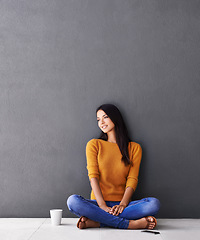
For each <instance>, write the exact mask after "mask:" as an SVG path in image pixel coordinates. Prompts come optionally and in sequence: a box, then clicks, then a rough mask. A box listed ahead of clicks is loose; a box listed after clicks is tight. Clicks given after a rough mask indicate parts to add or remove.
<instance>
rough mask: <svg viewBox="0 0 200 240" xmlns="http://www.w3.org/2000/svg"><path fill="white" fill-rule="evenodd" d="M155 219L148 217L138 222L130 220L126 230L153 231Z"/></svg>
mask: <svg viewBox="0 0 200 240" xmlns="http://www.w3.org/2000/svg"><path fill="white" fill-rule="evenodd" d="M156 223H157V221H156V219H155V218H154V217H151V216H148V217H144V218H141V219H138V220H130V221H129V226H128V229H154V228H155V227H156Z"/></svg>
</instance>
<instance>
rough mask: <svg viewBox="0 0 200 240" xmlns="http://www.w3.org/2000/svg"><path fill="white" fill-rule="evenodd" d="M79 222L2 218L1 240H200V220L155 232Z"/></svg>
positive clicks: (166, 222) (172, 222) (167, 222)
mask: <svg viewBox="0 0 200 240" xmlns="http://www.w3.org/2000/svg"><path fill="white" fill-rule="evenodd" d="M77 221H78V218H63V219H62V225H60V226H57V227H54V226H51V222H50V219H49V218H0V239H1V240H53V239H56V240H57V239H59V240H62V239H63V240H67V239H70V240H71V239H72V240H76V239H81V240H82V239H87V240H91V239H92V240H94V239H95V240H99V239H102V240H107V239H109V240H112V239H114V240H118V239H130V240H131V239H136V240H143V239H144V240H148V239H149V240H151V239H157V240H160V239H164V240H179V239H181V240H184V239H185V240H189V239H199V236H200V219H158V226H157V227H156V229H155V231H159V232H160V234H157V235H155V234H153V233H145V232H142V230H119V229H111V228H101V229H100V228H98V229H84V230H80V229H78V228H77V227H76V222H77Z"/></svg>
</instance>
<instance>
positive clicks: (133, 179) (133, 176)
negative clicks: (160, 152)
mask: <svg viewBox="0 0 200 240" xmlns="http://www.w3.org/2000/svg"><path fill="white" fill-rule="evenodd" d="M141 158H142V148H141V146H140V145H139V144H137V145H136V146H134V149H133V154H132V158H131V157H130V160H131V162H132V163H133V164H132V166H131V167H130V170H129V174H128V177H127V181H126V188H127V187H131V188H133V190H134V191H135V189H136V187H137V184H138V175H139V169H140V162H141Z"/></svg>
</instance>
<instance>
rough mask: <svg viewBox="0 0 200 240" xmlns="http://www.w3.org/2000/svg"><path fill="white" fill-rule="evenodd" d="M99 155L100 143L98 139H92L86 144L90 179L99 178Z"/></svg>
mask: <svg viewBox="0 0 200 240" xmlns="http://www.w3.org/2000/svg"><path fill="white" fill-rule="evenodd" d="M97 156H98V143H97V141H96V139H92V140H90V141H89V142H88V143H87V145H86V158H87V170H88V176H89V179H91V178H97V179H99V166H98V159H97Z"/></svg>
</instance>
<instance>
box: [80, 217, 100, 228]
mask: <svg viewBox="0 0 200 240" xmlns="http://www.w3.org/2000/svg"><path fill="white" fill-rule="evenodd" d="M77 227H78V228H79V229H85V228H98V227H100V223H98V222H95V221H93V220H90V219H89V218H86V217H80V219H79V220H78V223H77Z"/></svg>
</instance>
